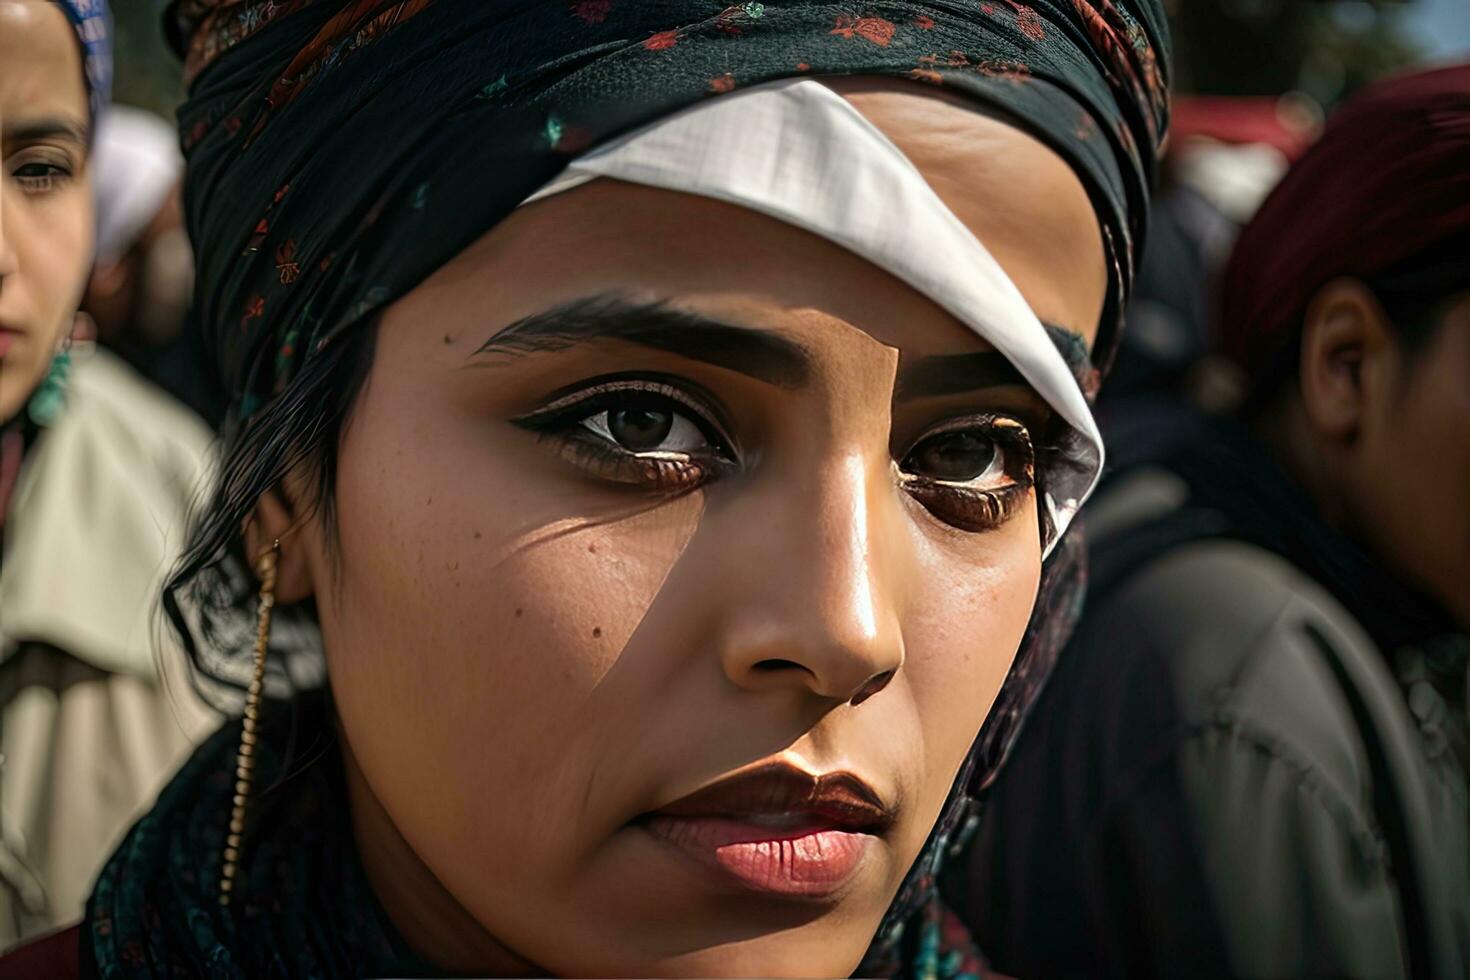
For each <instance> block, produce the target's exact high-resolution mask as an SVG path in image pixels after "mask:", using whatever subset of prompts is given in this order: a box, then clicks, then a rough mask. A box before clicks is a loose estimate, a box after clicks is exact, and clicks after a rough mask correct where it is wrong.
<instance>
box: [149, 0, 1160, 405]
mask: <svg viewBox="0 0 1470 980" xmlns="http://www.w3.org/2000/svg"><path fill="white" fill-rule="evenodd" d="M169 22H170V24H171V25H172V27H173V34H174V38H175V42H176V44H178V45H179V46H180V49H181V50H182V51H184V52H185V53H186V57H187V64H186V74H187V77H188V78H189V79H191V81H192V88H191V92H190V98H189V100H188V102H186V103H185V104H184V106H183V107H182V109H181V110H180V114H179V116H180V126H181V130H182V139H183V144H184V149H185V151H186V153H187V154H188V158H189V169H188V178H187V183H186V187H185V196H186V201H187V211H188V223H189V231H190V234H191V237H192V239H193V241H194V243H195V246H196V248H197V249H198V252H199V255H198V261H199V276H198V283H199V287H198V295H197V297H196V299H197V307H198V315H199V318H200V321H201V322H202V324H203V326H204V330H205V332H206V334H207V336H208V337H209V338H210V340H211V341H212V342H213V343H214V345H215V347H216V355H217V359H218V362H219V366H220V368H221V373H222V377H223V378H224V380H225V382H226V384H227V385H229V386H230V388H231V389H232V390H231V391H230V395H231V396H232V399H233V406H234V415H235V417H236V418H240V417H244V416H248V415H250V414H252V413H253V411H254V410H255V409H256V408H258V406H259V405H260V404H261V402H262V401H263V400H264V399H267V398H269V397H271V395H273V394H275V393H277V392H279V391H280V390H282V388H283V387H284V386H285V385H286V384H287V383H288V382H289V381H290V379H291V377H292V376H293V374H294V373H295V371H296V369H297V368H298V367H299V365H300V363H301V362H302V360H303V359H304V358H307V357H310V356H312V354H313V353H315V352H316V351H319V350H320V349H321V348H322V347H324V346H325V345H327V344H329V343H330V342H331V340H332V338H334V337H335V336H337V335H339V334H340V333H341V332H342V331H344V330H348V329H350V328H351V327H352V326H353V325H354V324H356V323H359V322H361V321H362V320H363V319H364V317H366V316H367V315H368V314H370V313H372V312H373V311H375V310H377V309H380V308H381V307H383V306H384V305H386V304H388V303H390V302H392V301H393V300H394V299H396V298H398V297H399V296H402V295H403V294H404V293H406V292H407V291H408V290H410V289H412V288H413V287H414V286H415V285H417V284H418V283H419V282H422V281H423V280H424V279H425V278H426V277H427V276H428V275H429V274H430V273H431V272H433V271H434V270H435V269H437V268H438V267H439V266H441V265H443V264H444V263H445V262H446V261H447V260H448V259H449V258H450V257H452V256H453V255H455V254H456V253H458V252H459V251H460V250H462V249H463V248H465V247H466V246H467V245H469V244H470V243H471V242H473V241H474V240H475V239H477V238H478V237H480V236H481V235H483V234H484V233H485V232H486V231H487V230H488V229H489V228H490V227H492V226H493V225H495V224H496V222H498V221H499V220H500V219H501V218H503V217H505V216H506V215H507V214H508V213H510V211H511V210H512V209H513V208H514V207H515V206H516V205H517V204H519V203H520V202H521V201H522V200H523V199H525V198H526V197H527V196H529V195H530V194H531V192H533V191H535V190H536V189H537V188H539V187H540V186H541V185H543V184H545V183H546V182H547V181H548V180H549V179H550V178H551V177H552V176H554V175H555V174H556V173H557V172H558V171H559V170H560V169H561V168H562V167H563V166H564V165H565V164H566V162H567V161H568V160H569V159H570V158H571V157H573V156H575V155H576V154H577V153H578V152H580V151H582V150H584V149H586V148H587V147H589V146H591V145H593V144H595V143H597V142H600V141H602V140H604V139H606V138H608V137H610V136H613V135H617V134H619V133H622V132H626V131H628V130H631V129H633V128H636V127H637V126H639V125H640V124H643V123H646V122H649V121H650V120H653V119H656V118H659V117H661V116H663V115H667V114H668V113H670V112H673V111H675V110H677V109H679V108H682V107H684V106H686V105H688V104H690V103H693V102H696V101H698V100H700V99H704V98H708V97H711V96H716V95H719V94H720V93H722V92H728V91H731V90H733V89H735V88H737V87H739V86H748V85H752V84H756V83H759V82H764V81H771V80H775V79H778V78H784V77H791V76H797V75H805V74H810V75H817V76H820V75H854V74H874V75H889V76H897V77H903V78H912V79H917V80H920V81H924V82H929V83H932V84H935V85H941V86H944V87H946V88H950V89H954V90H957V91H960V92H963V93H965V94H967V95H970V96H973V97H975V98H976V99H977V100H979V101H982V102H984V103H986V104H988V105H991V106H996V107H999V108H1001V109H1003V110H1005V111H1007V112H1009V113H1010V114H1012V115H1013V116H1015V117H1017V118H1018V119H1019V120H1021V122H1022V123H1023V124H1024V125H1025V126H1026V127H1028V128H1029V129H1030V130H1032V131H1033V132H1034V133H1035V135H1037V136H1038V137H1039V138H1041V139H1042V140H1044V141H1045V142H1046V143H1048V144H1049V145H1050V146H1052V147H1053V148H1054V149H1055V150H1056V151H1057V152H1058V153H1060V154H1061V155H1062V156H1063V157H1064V158H1065V159H1066V160H1067V161H1068V162H1069V163H1071V165H1072V166H1073V168H1074V169H1075V170H1076V172H1077V173H1078V175H1079V176H1080V177H1081V179H1082V181H1083V183H1084V184H1085V185H1086V186H1087V188H1088V190H1089V192H1090V193H1091V195H1092V198H1093V202H1094V205H1095V207H1096V209H1097V215H1098V220H1099V223H1100V225H1101V227H1102V229H1103V237H1104V241H1105V244H1106V247H1107V251H1108V263H1109V266H1110V286H1111V288H1110V290H1109V300H1108V312H1106V313H1105V314H1104V316H1105V321H1106V322H1105V323H1104V329H1103V331H1102V336H1101V337H1100V339H1099V344H1098V350H1099V358H1098V362H1099V363H1103V364H1105V363H1106V360H1107V358H1108V356H1109V352H1110V351H1111V347H1112V341H1113V339H1114V336H1115V333H1116V331H1115V329H1114V327H1115V323H1114V321H1115V319H1116V314H1117V311H1118V310H1120V309H1121V303H1122V300H1123V299H1124V298H1125V296H1126V293H1127V291H1128V287H1129V284H1130V283H1131V280H1132V275H1133V265H1134V258H1135V253H1136V251H1137V248H1138V244H1139V238H1140V235H1141V233H1142V229H1143V227H1144V225H1143V220H1144V216H1145V214H1146V211H1147V201H1148V191H1149V187H1150V184H1151V182H1152V177H1153V168H1154V157H1155V150H1156V148H1157V146H1158V143H1159V141H1160V139H1161V138H1162V135H1163V130H1164V127H1165V124H1166V109H1167V97H1166V85H1165V76H1164V65H1165V63H1166V56H1167V48H1166V40H1165V36H1166V35H1165V28H1164V20H1163V16H1162V13H1161V12H1160V9H1159V4H1158V2H1157V0H1037V2H1032V3H1025V4H1022V3H1015V2H996V3H990V2H975V0H966V2H964V3H944V2H938V3H878V4H872V5H867V6H854V5H852V4H831V3H811V2H806V0H802V2H790V0H787V2H779V0H777V2H770V3H745V4H737V5H733V6H730V5H726V4H724V3H720V2H708V0H703V2H700V0H695V2H690V0H679V2H671V0H636V2H635V0H574V2H570V3H563V2H547V0H496V2H494V3H486V2H482V0H397V2H385V0H336V2H329V0H276V2H248V3H247V2H233V3H229V2H222V0H177V2H176V3H175V4H174V6H173V7H172V8H171V18H170V21H169Z"/></svg>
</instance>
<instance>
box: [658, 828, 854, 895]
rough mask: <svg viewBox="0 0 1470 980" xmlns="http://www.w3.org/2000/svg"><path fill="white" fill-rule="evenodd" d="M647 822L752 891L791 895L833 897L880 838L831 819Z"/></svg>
mask: <svg viewBox="0 0 1470 980" xmlns="http://www.w3.org/2000/svg"><path fill="white" fill-rule="evenodd" d="M642 826H643V827H644V828H645V829H646V830H647V831H648V832H649V833H651V834H652V835H653V836H655V837H657V838H659V839H660V840H662V841H664V842H665V843H668V844H671V845H673V846H674V847H676V848H678V849H679V850H681V851H683V852H684V853H685V854H687V855H688V856H690V857H692V858H694V860H696V861H698V862H699V863H700V864H703V865H704V866H705V867H708V868H711V869H713V870H715V871H717V872H719V873H720V874H722V875H724V876H725V877H727V878H729V879H733V880H734V881H735V883H737V884H739V885H741V886H743V887H745V888H747V889H750V890H751V891H756V892H761V893H764V894H767V895H779V896H785V897H791V898H815V899H820V898H827V897H830V896H832V895H833V894H835V893H836V892H838V891H839V890H841V888H842V887H843V886H844V885H845V884H847V882H848V881H850V880H851V879H852V878H853V877H854V876H855V875H856V874H857V871H858V869H859V868H860V867H861V866H862V863H863V859H864V858H865V857H867V854H868V851H869V850H870V849H871V848H872V846H873V845H874V844H875V843H876V841H877V838H876V837H874V836H873V835H872V834H864V833H857V832H855V831H850V830H839V829H836V828H834V827H832V826H831V824H815V825H812V826H807V827H793V828H789V829H788V828H781V829H776V828H772V827H764V826H761V825H759V824H754V823H747V822H745V821H741V820H730V819H725V818H721V817H664V816H653V817H651V818H649V819H648V820H647V821H645V822H644V823H643V825H642Z"/></svg>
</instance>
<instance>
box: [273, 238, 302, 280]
mask: <svg viewBox="0 0 1470 980" xmlns="http://www.w3.org/2000/svg"><path fill="white" fill-rule="evenodd" d="M276 271H277V272H278V273H279V274H280V277H281V285H282V286H289V285H291V284H292V283H293V282H295V281H296V279H297V278H298V277H299V276H300V275H301V266H300V264H299V263H297V262H296V239H294V238H288V239H286V241H285V242H284V243H282V244H281V246H280V247H279V248H277V249H276Z"/></svg>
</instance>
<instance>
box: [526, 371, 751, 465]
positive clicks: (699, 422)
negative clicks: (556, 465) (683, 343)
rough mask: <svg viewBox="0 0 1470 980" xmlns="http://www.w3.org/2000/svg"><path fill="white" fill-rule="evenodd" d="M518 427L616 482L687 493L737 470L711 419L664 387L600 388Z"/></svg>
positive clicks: (594, 387)
mask: <svg viewBox="0 0 1470 980" xmlns="http://www.w3.org/2000/svg"><path fill="white" fill-rule="evenodd" d="M514 421H515V424H516V425H519V426H521V427H522V428H525V429H529V430H531V431H533V432H535V433H537V434H538V435H539V436H540V437H541V439H542V441H543V442H547V443H549V444H550V445H552V446H553V448H555V449H556V451H557V453H558V454H559V455H561V456H562V457H563V458H564V459H566V460H568V461H569V462H572V463H573V464H575V465H576V466H578V467H579V468H581V469H583V470H586V471H587V472H588V473H590V474H591V475H592V476H595V477H597V478H599V479H602V480H606V481H608V482H610V483H617V484H623V485H630V486H641V487H644V488H647V489H650V490H655V491H686V490H691V489H695V488H697V487H699V486H702V485H704V484H706V483H708V482H709V481H710V480H712V479H715V478H717V477H718V476H721V475H723V474H724V473H725V472H727V471H728V470H730V469H731V468H733V467H734V466H735V465H736V460H735V454H734V452H733V450H732V449H731V448H730V441H729V440H728V439H726V438H725V437H724V436H723V435H722V434H721V433H720V430H719V427H718V426H717V425H716V424H715V423H714V422H713V421H712V419H711V418H710V415H709V414H708V413H706V412H705V411H703V410H702V409H701V408H700V407H698V406H697V405H696V404H695V401H694V399H693V398H692V397H690V396H688V395H686V394H684V393H683V392H681V391H679V389H677V388H676V387H674V386H672V385H669V384H666V383H662V382H653V381H648V382H639V381H626V382H616V383H606V384H600V385H592V386H590V387H588V388H586V389H583V390H581V391H579V392H575V393H573V394H571V395H568V396H566V397H564V398H560V399H557V400H556V401H554V402H552V403H551V404H550V405H548V406H546V407H545V408H543V409H541V410H539V411H537V412H533V413H532V414H530V415H527V416H523V417H522V418H519V419H516V420H514Z"/></svg>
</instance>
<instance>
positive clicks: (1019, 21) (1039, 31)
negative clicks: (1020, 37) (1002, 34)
mask: <svg viewBox="0 0 1470 980" xmlns="http://www.w3.org/2000/svg"><path fill="white" fill-rule="evenodd" d="M1005 2H1006V4H1007V5H1008V6H1009V7H1010V8H1011V9H1012V10H1014V11H1015V12H1016V27H1017V29H1019V30H1020V32H1021V33H1022V34H1024V35H1026V36H1027V37H1029V38H1030V39H1031V40H1033V41H1045V40H1046V26H1045V25H1044V24H1043V23H1042V22H1041V15H1040V14H1038V13H1037V12H1036V11H1035V9H1033V8H1031V7H1023V6H1021V5H1020V4H1019V3H1016V2H1015V0H1005Z"/></svg>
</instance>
